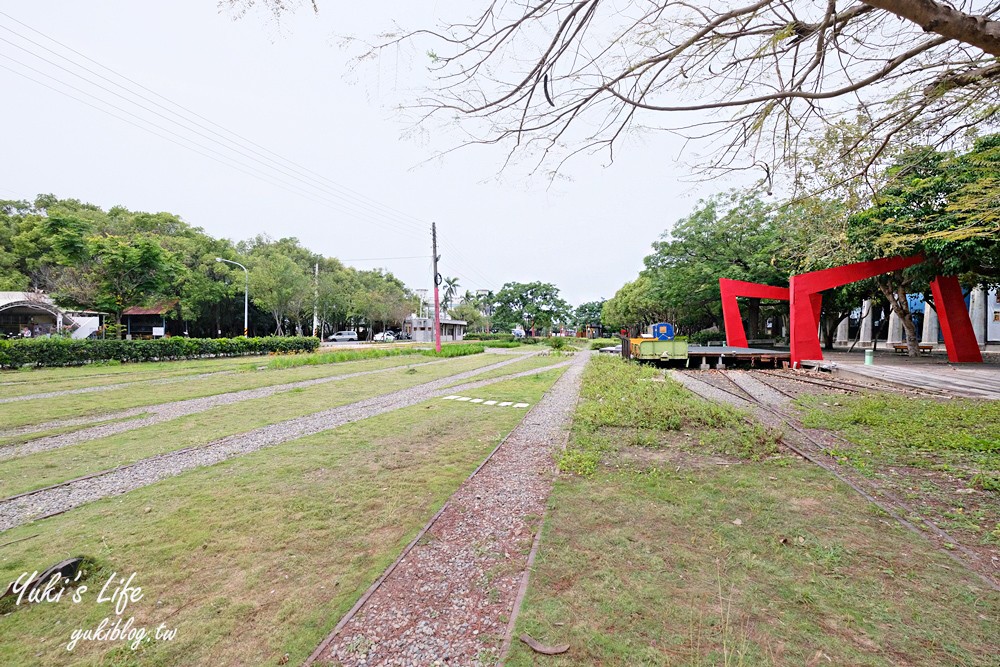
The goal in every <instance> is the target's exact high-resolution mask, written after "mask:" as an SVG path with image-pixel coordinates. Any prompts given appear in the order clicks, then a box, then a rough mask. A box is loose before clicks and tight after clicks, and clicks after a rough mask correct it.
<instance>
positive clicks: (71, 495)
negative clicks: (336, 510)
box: [0, 358, 568, 532]
mask: <svg viewBox="0 0 1000 667" xmlns="http://www.w3.org/2000/svg"><path fill="white" fill-rule="evenodd" d="M518 360H519V359H518V358H514V359H509V360H505V361H501V362H498V363H496V364H491V365H489V366H484V367H482V368H476V369H473V370H471V371H464V372H462V373H458V374H456V375H450V376H448V377H446V378H441V379H438V380H432V381H431V382H426V383H424V384H422V385H418V386H416V387H410V388H408V389H402V390H400V391H396V392H392V393H390V394H385V395H382V396H376V397H374V398H370V399H366V400H363V401H358V402H356V403H351V404H349V405H344V406H340V407H336V408H331V409H329V410H324V411H322V412H317V413H313V414H311V415H306V416H304V417H297V418H295V419H289V420H287V421H284V422H280V423H278V424H271V425H268V426H263V427H261V428H258V429H254V430H252V431H248V432H246V433H239V434H236V435H231V436H227V437H225V438H221V439H219V440H216V441H214V442H211V443H209V444H207V445H202V446H200V447H192V448H189V449H182V450H178V451H175V452H168V453H166V454H160V455H158V456H153V457H150V458H148V459H143V460H141V461H137V462H136V463H132V464H129V465H126V466H121V467H120V468H115V469H112V470H107V471H102V472H98V473H94V474H92V475H88V476H85V477H81V478H78V479H76V480H71V481H69V482H64V483H62V484H56V485H54V486H50V487H46V488H44V489H38V490H36V491H30V492H27V493H23V494H19V495H16V496H11V497H10V498H6V499H3V500H0V532H3V531H6V530H10V529H11V528H14V527H16V526H19V525H21V524H23V523H27V522H28V521H33V520H35V519H40V518H44V517H47V516H51V515H54V514H59V513H62V512H65V511H67V510H70V509H73V508H74V507H79V506H80V505H84V504H86V503H90V502H93V501H95V500H100V499H101V498H107V497H109V496H116V495H121V494H123V493H127V492H129V491H132V490H134V489H138V488H140V487H143V486H147V485H149V484H153V483H155V482H158V481H160V480H163V479H166V478H168V477H173V476H174V475H179V474H180V473H182V472H185V471H187V470H191V469H192V468H199V467H202V466H210V465H214V464H216V463H219V462H221V461H225V460H227V459H230V458H233V457H236V456H240V455H242V454H248V453H250V452H255V451H257V450H259V449H263V448H264V447H271V446H273V445H278V444H281V443H284V442H288V441H290V440H295V439H297V438H302V437H305V436H308V435H313V434H316V433H320V432H323V431H328V430H330V429H334V428H337V427H338V426H343V425H344V424H349V423H351V422H355V421H359V420H362V419H367V418H369V417H374V416H376V415H381V414H384V413H386V412H391V411H393V410H398V409H400V408H405V407H409V406H411V405H416V404H417V403H420V402H422V401H425V400H427V399H429V398H434V397H437V396H445V395H447V394H449V393H452V392H455V391H456V390H458V391H468V390H470V389H476V388H478V387H483V386H486V385H490V384H495V383H497V382H503V381H505V380H511V379H514V378H519V377H525V376H528V375H536V374H538V373H544V372H546V371H549V370H552V369H553V368H558V367H560V366H563V365H568V362H567V363H566V364H557V365H554V366H546V367H544V368H541V369H532V370H529V371H523V372H521V373H514V374H511V375H506V376H503V377H499V378H491V379H489V380H482V381H479V382H470V383H468V384H465V385H460V386H458V387H447V385H448V384H450V383H451V382H453V381H454V380H455V378H471V377H475V376H476V375H479V374H481V373H484V372H487V371H489V370H492V369H495V368H500V367H503V366H506V365H508V364H512V363H516V362H517V361H518Z"/></svg>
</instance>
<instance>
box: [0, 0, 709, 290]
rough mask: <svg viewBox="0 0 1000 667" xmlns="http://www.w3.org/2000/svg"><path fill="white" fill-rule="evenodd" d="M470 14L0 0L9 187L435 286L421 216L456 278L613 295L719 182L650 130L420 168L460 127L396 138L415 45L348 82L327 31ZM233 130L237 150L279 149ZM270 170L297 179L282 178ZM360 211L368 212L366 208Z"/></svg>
mask: <svg viewBox="0 0 1000 667" xmlns="http://www.w3.org/2000/svg"><path fill="white" fill-rule="evenodd" d="M463 6H465V7H468V2H467V0H466V1H465V2H461V1H458V0H454V1H452V2H445V1H443V0H442V1H439V2H435V3H429V2H421V3H417V2H412V0H411V1H404V0H393V1H385V2H378V3H342V2H329V1H328V2H324V3H321V13H320V14H319V15H318V16H316V15H314V14H313V13H312V12H311V11H300V12H298V13H297V14H296V15H294V16H292V17H288V18H287V19H286V20H285V21H284V22H283V23H282V25H280V26H276V25H275V24H274V23H273V21H272V20H271V19H270V18H269V17H268V16H266V15H261V14H256V15H254V14H251V15H249V16H247V17H245V18H243V19H242V20H239V21H234V20H232V17H231V16H229V15H227V14H224V13H220V12H219V10H218V8H217V7H216V4H215V2H214V0H171V2H158V3H153V2H135V1H134V0H105V1H103V2H100V3H94V2H79V1H78V0H58V1H55V0H53V1H43V0H6V1H5V2H4V3H3V4H2V5H0V12H3V14H0V86H2V89H3V91H4V104H3V111H2V126H3V135H4V139H3V144H2V150H3V159H2V160H0V198H32V197H34V196H35V195H36V194H38V193H43V192H51V193H54V194H56V195H58V196H60V197H74V198H78V199H81V200H84V201H88V202H92V203H95V204H98V205H100V206H102V207H105V208H107V207H110V206H113V205H116V204H121V205H123V206H126V207H128V208H130V209H133V210H145V211H169V212H172V213H176V214H178V215H180V216H182V217H183V218H184V219H185V220H186V221H187V222H189V223H191V224H193V225H197V226H200V227H203V228H204V229H205V230H206V231H208V232H209V233H211V234H213V235H215V236H223V237H228V238H231V239H235V240H239V239H243V238H247V237H250V236H253V235H255V234H258V233H266V234H269V235H271V236H273V237H275V238H279V237H282V236H295V237H297V238H299V239H300V240H301V241H302V242H303V243H304V244H305V245H306V246H308V247H309V248H311V249H312V250H315V251H317V252H320V253H323V254H325V255H330V256H335V257H340V258H342V259H347V260H353V259H359V258H397V257H411V256H421V258H418V259H392V260H379V261H351V262H349V263H350V264H352V265H354V266H358V267H359V268H372V267H374V266H383V267H385V268H386V269H389V270H391V271H393V273H395V274H396V275H398V276H400V277H401V278H402V279H403V280H405V281H406V283H407V284H408V285H409V286H410V287H412V288H421V287H429V286H430V268H429V267H430V259H429V255H430V248H429V244H430V236H429V230H427V229H425V224H424V223H429V221H431V220H434V221H436V222H437V223H438V228H439V232H440V235H441V237H442V239H443V240H444V241H445V242H446V243H445V245H444V246H443V247H442V249H441V254H442V255H443V258H442V262H441V272H442V273H443V274H444V275H446V276H451V275H457V276H458V277H459V278H460V284H461V286H462V288H463V289H478V288H492V289H499V287H500V286H501V285H502V284H503V283H505V282H507V281H512V280H517V281H525V282H526V281H531V280H542V281H545V282H552V283H555V284H556V285H557V286H558V287H559V288H560V289H561V290H562V292H563V296H564V297H565V298H566V299H567V300H569V301H570V302H571V303H573V304H574V305H576V304H579V303H581V302H583V301H589V300H591V299H597V298H600V297H605V298H607V297H610V296H612V295H613V294H614V292H615V291H616V290H617V289H618V288H619V287H620V286H621V285H622V284H623V283H624V282H625V281H627V280H631V279H633V278H634V277H635V275H636V274H637V272H638V271H639V269H640V268H641V267H642V258H643V256H644V255H646V254H647V252H648V250H649V244H650V243H651V242H652V241H654V240H655V239H656V238H657V236H658V235H659V234H660V233H661V232H662V231H663V230H664V229H666V228H667V227H669V226H670V225H671V224H672V223H673V222H674V221H676V220H677V219H678V218H680V217H682V216H684V215H686V214H687V213H688V212H689V211H690V210H691V209H692V208H693V206H694V205H695V204H696V202H697V199H698V198H699V197H702V196H706V195H708V194H711V193H712V192H713V191H714V190H716V189H721V188H722V187H723V185H722V184H716V185H715V186H712V185H708V184H706V185H701V186H697V185H695V184H692V183H691V182H688V181H683V180H682V179H683V178H684V177H685V174H686V173H687V170H686V169H685V168H684V167H683V166H682V165H679V164H677V163H675V156H676V155H677V154H678V150H679V145H678V144H677V143H676V142H675V141H674V140H672V139H670V138H669V137H667V136H658V135H646V136H644V137H642V138H641V140H633V141H632V142H631V143H630V144H629V145H628V146H627V148H628V150H626V151H623V152H621V153H619V154H618V155H617V156H616V162H615V164H614V165H612V166H611V167H608V168H605V167H604V166H603V162H604V160H605V158H604V157H603V156H602V157H592V158H582V159H577V160H576V161H575V162H572V163H571V164H570V165H569V166H568V167H567V168H566V170H565V172H564V175H565V176H567V177H569V179H564V180H560V181H559V182H558V183H557V184H556V185H555V186H551V187H550V185H549V183H548V181H547V180H546V179H544V178H541V177H539V178H537V179H530V178H526V177H525V176H524V174H523V173H521V172H518V171H517V170H515V171H513V172H511V173H505V174H503V175H502V176H501V178H499V179H498V178H497V173H498V170H499V168H500V164H501V161H502V160H503V158H504V153H503V151H502V150H500V149H494V148H482V147H476V148H472V149H467V150H461V151H458V152H455V153H451V154H450V155H448V156H447V157H445V158H443V159H440V160H435V161H432V162H430V163H426V162H425V161H426V160H427V158H428V157H429V156H431V155H433V154H435V152H437V151H440V150H443V149H447V148H449V147H452V146H455V145H457V144H459V143H460V141H461V136H460V135H459V134H458V133H457V132H455V133H448V132H440V131H434V132H431V133H418V135H417V137H416V138H404V134H406V131H407V129H408V126H407V125H406V124H405V122H404V121H403V120H402V119H401V118H400V117H399V116H398V114H397V113H396V112H394V109H395V107H396V105H398V104H399V103H401V102H405V101H406V100H407V99H408V98H409V97H410V96H412V94H413V90H414V89H416V88H418V87H419V86H420V85H422V84H423V83H424V82H423V80H422V79H421V77H420V76H419V72H420V71H421V69H420V68H421V67H422V63H419V62H417V63H413V62H412V60H413V59H414V58H419V57H420V56H419V55H414V54H413V53H407V52H405V51H401V52H399V53H398V54H392V58H390V57H389V56H388V55H387V56H385V57H383V59H382V62H381V63H378V64H375V65H372V66H369V67H368V68H366V69H364V70H362V71H361V73H360V76H354V75H351V74H350V73H349V72H348V63H349V61H350V57H351V54H350V52H348V51H345V50H343V49H342V48H340V47H339V46H338V35H342V34H353V35H356V36H359V37H371V36H373V35H375V34H377V33H379V32H381V31H384V30H386V29H390V28H391V27H392V26H393V23H394V22H398V23H400V24H402V25H405V26H407V27H423V26H429V25H433V24H435V23H436V22H437V21H439V20H442V19H462V18H465V12H466V11H468V9H463ZM4 14H6V15H4ZM7 15H9V16H7ZM12 18H13V19H16V20H17V21H21V22H23V23H24V24H27V25H28V26H31V27H32V28H35V29H36V30H38V31H40V32H41V33H43V34H44V35H46V36H48V37H50V38H52V39H55V40H58V42H61V43H62V44H63V45H65V46H67V47H70V48H72V49H75V50H76V51H78V52H80V53H81V54H83V55H85V56H87V57H89V58H92V59H93V60H95V61H97V62H98V63H100V64H102V65H105V66H107V67H110V68H112V69H113V70H115V71H117V72H119V73H121V74H123V75H125V76H127V77H128V78H130V79H132V80H133V81H135V82H136V83H138V84H141V85H143V86H145V87H147V88H149V89H151V90H153V91H156V92H157V93H160V94H162V95H163V96H165V97H166V98H168V99H169V100H171V101H173V102H175V103H177V104H180V105H183V106H184V107H186V108H187V109H190V110H192V111H194V112H197V113H198V114H200V115H201V116H202V117H204V119H207V120H209V121H212V122H214V123H217V124H218V125H220V126H222V127H224V128H225V129H226V130H230V131H232V132H236V133H238V134H239V135H241V136H242V137H244V138H245V139H247V140H250V141H252V142H254V143H255V144H257V145H259V146H260V147H263V148H266V149H267V150H269V151H273V152H274V153H276V154H278V155H280V156H281V157H283V158H287V159H289V160H291V161H293V162H294V163H296V164H297V165H300V166H301V167H304V168H307V169H308V170H310V172H313V173H314V174H317V175H320V176H321V177H322V178H323V179H326V180H325V181H323V182H321V183H319V184H318V185H319V186H320V187H326V188H328V189H327V191H326V192H325V193H323V194H318V193H317V191H316V190H311V192H313V195H312V196H311V197H306V196H302V195H300V194H297V193H296V192H295V191H294V190H296V189H301V188H310V187H313V186H310V185H305V183H306V180H307V179H311V181H312V183H313V185H317V182H316V181H317V176H314V175H313V174H312V173H305V172H302V171H299V173H294V172H291V171H289V172H288V173H286V174H285V175H281V174H275V173H274V172H273V171H271V170H270V169H268V168H267V167H265V166H263V165H261V164H259V163H255V162H253V161H252V160H251V159H249V158H248V157H247V156H246V155H244V156H239V155H236V154H234V153H232V152H228V151H226V150H225V149H223V148H221V147H219V146H218V145H213V144H212V143H211V141H209V138H219V137H218V135H217V134H214V133H215V132H218V133H220V134H223V135H224V131H223V130H221V129H220V128H218V127H216V126H212V125H209V124H208V123H206V121H204V120H202V121H199V122H200V123H202V124H203V125H204V126H205V127H204V128H203V129H198V130H197V131H199V132H201V133H202V134H204V135H207V137H206V136H201V137H200V136H197V135H195V134H192V133H191V132H190V131H189V130H183V129H181V128H180V126H178V125H176V124H173V123H171V122H170V120H168V119H170V118H174V119H175V120H176V118H175V117H174V116H172V115H171V114H170V113H169V111H167V110H165V109H163V108H161V107H156V106H154V105H153V104H150V103H149V102H143V101H142V100H137V101H138V102H140V103H141V104H144V105H145V106H147V107H150V108H151V109H153V110H154V111H155V112H158V113H160V114H163V115H165V116H166V118H164V117H160V116H156V115H154V113H150V112H148V111H145V110H142V109H140V108H138V107H136V106H134V105H133V104H130V103H129V102H126V101H124V100H122V99H120V98H115V97H114V96H113V95H112V94H111V93H110V92H108V91H104V90H101V89H100V88H97V87H95V86H94V85H92V84H90V83H87V82H85V81H83V80H81V79H79V78H76V77H74V76H73V75H72V74H70V73H68V72H66V71H63V70H60V69H58V68H57V67H55V66H54V65H53V64H50V63H46V62H44V61H42V60H40V59H38V58H37V57H36V56H33V55H30V54H29V53H26V52H25V51H24V50H23V49H22V48H18V47H23V48H24V49H28V50H30V51H32V52H34V53H35V54H37V55H40V56H42V57H44V58H47V59H49V60H51V61H52V63H57V64H59V65H62V66H64V67H66V68H68V69H70V70H73V71H75V72H78V73H79V74H82V75H85V76H87V77H88V78H90V79H92V80H94V81H96V82H97V83H99V84H101V85H103V86H105V87H107V88H109V89H111V90H114V91H116V92H119V93H122V94H126V93H124V92H123V91H121V90H120V89H117V88H115V87H114V86H113V85H112V84H111V83H109V82H107V81H102V80H100V79H98V78H97V77H95V76H94V75H93V74H89V73H87V72H84V71H82V70H79V69H75V68H74V66H73V65H72V64H70V63H68V62H66V61H65V60H62V59H60V58H59V57H58V56H55V55H53V54H52V53H49V52H46V51H44V50H43V49H42V48H40V47H39V46H36V45H33V44H30V43H28V42H25V41H24V40H23V39H22V38H21V37H18V36H16V35H15V34H14V33H12V32H11V31H14V32H16V33H18V34H19V35H22V36H24V37H28V38H30V39H32V40H34V41H36V42H38V44H40V45H42V46H44V47H46V48H50V49H52V50H54V51H57V52H59V53H61V54H63V55H65V56H68V57H69V58H71V59H72V60H73V61H75V62H76V63H78V64H82V65H85V66H87V67H88V68H90V69H92V70H94V71H95V72H101V73H102V74H103V75H105V76H107V77H109V78H111V79H113V80H115V77H114V76H113V75H111V74H110V73H108V72H104V71H101V70H100V69H99V68H98V67H97V66H96V65H95V64H93V63H91V62H88V61H86V60H84V59H83V58H81V57H80V56H78V55H76V54H73V53H71V52H69V51H66V50H65V49H63V48H61V47H60V46H58V45H56V44H54V43H52V42H49V41H47V40H46V39H45V38H44V37H41V36H39V35H38V34H37V33H32V32H31V31H30V30H28V29H27V28H25V27H24V26H22V25H19V24H18V23H16V22H15V21H14V20H12ZM11 59H15V60H17V61H20V63H22V64H17V63H15V62H14V61H13V60H11ZM28 67H31V68H34V69H35V70H38V71H32V70H30V69H28ZM4 68H10V69H13V70H17V71H18V72H21V73H22V74H24V75H27V76H29V77H31V78H32V79H35V80H37V81H42V82H44V83H46V84H47V85H50V86H52V87H54V88H58V89H60V90H63V91H65V92H67V93H69V94H72V95H74V96H76V97H79V98H81V99H84V100H86V101H87V102H89V103H92V104H94V105H96V106H99V107H102V108H105V109H108V110H110V111H112V112H113V113H116V114H118V115H119V116H123V117H124V118H127V119H129V120H131V121H133V122H136V123H138V124H143V123H142V121H140V120H139V119H137V118H135V117H133V116H128V115H126V113H125V112H124V111H119V110H114V109H110V108H109V107H107V106H106V105H105V104H104V103H102V102H99V101H97V100H95V99H93V98H91V97H87V96H86V95H85V93H83V92H80V91H73V90H71V89H69V88H67V87H66V86H65V85H63V84H60V83H57V82H55V81H53V80H52V79H49V78H46V76H45V74H48V75H51V76H54V77H56V78H57V79H59V80H61V81H63V82H65V83H68V84H71V85H73V86H76V87H78V88H80V89H81V90H82V91H86V92H89V93H91V94H93V95H96V96H98V97H100V98H101V99H103V100H106V101H110V102H112V103H114V104H115V105H117V106H120V107H121V108H122V109H126V110H127V111H128V112H130V113H133V114H135V115H136V116H140V117H141V118H145V119H147V120H149V121H152V122H154V123H156V124H158V125H161V126H163V128H165V130H164V129H160V130H155V131H157V132H159V133H160V134H163V135H166V134H167V131H166V130H169V131H171V132H177V133H179V134H181V135H183V136H185V137H188V138H189V139H190V140H192V141H195V142H198V143H199V144H201V145H202V146H203V147H202V148H199V149H198V150H201V151H202V152H207V151H208V150H215V151H219V152H220V153H222V154H223V155H227V156H228V157H227V159H229V160H230V161H235V162H238V163H239V164H240V165H242V168H243V169H244V170H246V171H251V172H253V171H254V170H262V171H266V172H268V173H269V174H270V175H269V176H268V180H269V181H271V182H265V181H262V180H260V179H258V178H255V177H254V176H252V175H250V174H248V173H243V172H241V171H238V170H237V169H235V168H231V167H227V166H224V165H223V164H220V163H219V162H217V161H214V160H212V159H211V158H209V157H206V156H204V155H201V154H198V153H195V152H192V151H190V150H187V149H185V148H182V147H180V146H178V145H177V144H175V143H171V141H169V140H167V139H164V138H162V137H158V136H154V135H152V134H150V133H148V132H146V131H143V130H141V129H139V128H137V127H135V126H133V125H130V124H128V123H127V122H125V121H124V120H120V119H116V118H113V117H110V116H108V115H106V114H105V113H102V112H101V111H98V110H96V109H94V108H91V107H88V106H86V105H85V104H83V103H81V102H80V101H77V100H74V99H71V98H69V97H66V96H65V95H63V94H60V93H58V92H55V91H54V90H51V89H48V88H45V87H42V86H40V85H38V83H36V82H34V81H29V80H28V79H26V78H23V77H22V76H19V75H17V74H15V73H13V72H11V71H9V70H8V69H4ZM414 72H416V73H417V74H416V75H414ZM117 81H119V82H121V83H122V84H126V82H124V81H121V80H117ZM128 85H129V86H130V87H131V88H132V89H134V90H137V91H138V92H140V93H142V94H143V95H145V96H147V97H150V98H152V96H151V94H150V93H148V92H145V91H141V90H139V89H138V88H137V87H136V86H135V85H133V84H128ZM133 99H135V98H133ZM153 99H155V98H153ZM155 101H156V102H158V103H159V104H162V105H164V106H166V107H169V103H167V102H164V101H163V100H160V99H155ZM154 129H155V128H154ZM168 136H169V135H168ZM171 138H172V139H174V140H175V141H180V139H178V138H177V137H175V136H172V137H171ZM239 142H240V145H241V148H240V150H242V151H244V153H247V152H250V151H253V152H256V153H257V154H259V155H260V154H262V155H264V156H267V157H271V156H270V155H268V154H267V153H264V152H263V150H262V149H261V148H258V147H257V146H254V145H250V144H249V143H247V142H246V141H244V140H239ZM259 155H254V154H253V153H250V156H252V157H258V156H259ZM271 164H273V163H271ZM287 169H297V168H296V167H287ZM276 178H281V179H283V180H285V181H287V182H289V183H291V185H290V186H288V187H281V186H279V185H277V184H275V182H274V179H276ZM288 188H291V191H290V189H288ZM329 188H344V189H347V194H346V195H345V196H346V197H348V198H352V197H355V195H353V194H351V192H354V193H358V194H359V195H362V196H363V197H364V198H366V199H368V200H374V202H377V204H362V205H358V204H354V205H353V206H352V205H344V204H343V201H344V200H343V199H341V198H340V197H337V195H336V191H335V192H331V191H330V189H329ZM339 192H341V193H343V192H345V191H344V190H339ZM334 197H337V198H336V199H335V198H334ZM352 208H353V210H351V209H352ZM389 208H391V209H393V211H389V210H388V209H389ZM359 210H361V211H364V212H365V213H367V215H358V211H359ZM375 210H377V211H378V214H375V213H373V211H375ZM394 211H398V213H397V212H394ZM456 249H457V252H456Z"/></svg>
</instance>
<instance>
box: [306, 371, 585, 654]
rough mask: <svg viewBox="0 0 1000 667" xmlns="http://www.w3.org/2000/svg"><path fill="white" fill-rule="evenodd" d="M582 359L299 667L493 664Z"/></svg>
mask: <svg viewBox="0 0 1000 667" xmlns="http://www.w3.org/2000/svg"><path fill="white" fill-rule="evenodd" d="M588 357H589V354H588V353H577V354H576V356H575V358H574V359H573V361H572V363H571V364H570V367H569V370H567V371H566V373H565V374H564V375H563V376H562V378H560V379H559V381H558V382H557V383H556V384H555V385H554V386H553V387H552V389H550V390H549V392H548V393H546V395H545V397H544V398H543V399H542V400H541V401H540V402H539V403H538V404H537V405H536V406H535V407H534V408H533V409H532V410H531V411H530V412H529V413H528V415H527V416H526V417H525V419H524V421H523V422H521V424H520V425H519V426H518V427H517V428H516V429H514V431H512V432H511V434H510V435H509V436H508V437H507V438H506V439H505V440H504V441H503V442H502V443H501V444H500V446H499V447H498V448H497V449H496V450H495V451H494V453H493V454H492V455H491V456H490V457H489V458H488V459H487V461H486V463H484V464H483V466H481V467H480V469H479V470H477V471H476V472H474V473H473V474H472V476H470V477H469V479H468V480H466V482H465V483H464V484H463V485H462V486H461V487H460V488H459V489H458V491H456V492H455V494H454V495H453V496H452V497H451V498H450V499H449V500H448V502H447V503H446V504H445V506H444V507H443V508H442V510H441V511H440V512H439V513H438V514H437V515H436V516H435V517H434V518H432V519H431V521H430V523H429V524H428V525H427V527H425V528H424V530H423V531H421V533H420V534H419V535H418V536H417V538H416V539H415V540H414V541H413V542H412V543H411V544H410V546H409V547H407V549H406V550H405V551H404V552H403V555H402V556H401V557H400V559H399V560H398V561H397V562H396V563H394V564H393V565H392V566H391V567H390V568H389V569H388V570H387V571H386V572H385V573H384V574H383V575H382V577H380V578H379V580H378V581H376V582H375V584H373V586H372V588H371V589H369V591H368V592H367V593H366V594H365V595H364V596H362V598H361V599H360V600H359V601H358V603H357V604H356V605H355V607H354V608H353V609H352V610H351V611H350V612H348V614H347V615H346V616H345V617H344V618H343V619H341V621H340V622H339V623H338V624H337V626H336V627H335V628H334V630H333V632H332V633H331V634H330V636H329V637H327V639H326V640H325V641H324V642H323V643H322V644H321V645H320V646H319V647H318V648H317V649H316V651H315V652H314V653H313V655H312V656H311V657H310V658H309V660H308V661H307V663H306V664H313V663H316V664H327V662H332V663H333V664H337V665H343V666H344V667H350V666H355V665H438V664H440V665H487V664H489V665H493V664H496V661H497V659H498V658H499V657H500V655H501V652H502V649H503V646H504V643H505V640H506V639H507V638H508V637H509V636H510V633H511V631H512V630H513V624H514V621H515V618H516V612H517V607H518V606H519V603H520V600H519V597H520V591H521V590H522V588H523V586H524V584H525V583H526V576H527V568H528V567H529V566H530V563H529V554H530V553H533V551H532V545H533V542H534V541H535V536H536V534H537V532H538V531H539V530H540V529H541V517H542V515H543V513H544V511H545V506H546V501H547V499H548V496H549V492H550V491H551V490H552V483H553V480H554V477H555V471H554V468H553V462H552V454H553V451H554V450H557V449H559V448H561V447H562V446H563V445H564V443H565V441H566V437H567V434H568V429H569V426H570V424H571V422H572V417H573V410H574V408H575V406H576V402H577V398H578V396H579V391H580V377H581V374H582V372H583V367H584V366H585V365H586V362H587V359H588Z"/></svg>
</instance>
